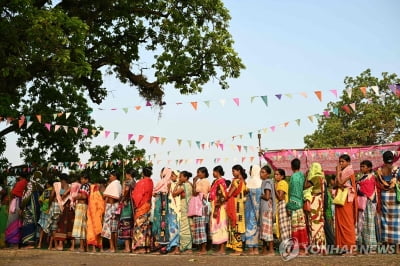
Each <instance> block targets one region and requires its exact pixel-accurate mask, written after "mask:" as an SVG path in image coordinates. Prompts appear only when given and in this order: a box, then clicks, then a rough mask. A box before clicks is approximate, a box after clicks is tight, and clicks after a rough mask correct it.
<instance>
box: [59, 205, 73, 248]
mask: <svg viewBox="0 0 400 266" xmlns="http://www.w3.org/2000/svg"><path fill="white" fill-rule="evenodd" d="M74 220H75V210H74V209H73V208H72V207H71V206H70V201H68V202H67V203H65V204H64V209H63V211H62V213H61V215H60V217H59V219H58V223H57V229H56V232H55V234H54V239H55V240H60V241H63V240H66V239H71V238H72V230H73V227H74Z"/></svg>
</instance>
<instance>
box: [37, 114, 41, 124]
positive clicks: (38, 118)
mask: <svg viewBox="0 0 400 266" xmlns="http://www.w3.org/2000/svg"><path fill="white" fill-rule="evenodd" d="M36 118H37V120H38V121H39V123H42V115H36Z"/></svg>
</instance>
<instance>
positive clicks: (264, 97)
mask: <svg viewBox="0 0 400 266" xmlns="http://www.w3.org/2000/svg"><path fill="white" fill-rule="evenodd" d="M261 99H262V100H263V101H264V103H265V105H266V106H268V96H261Z"/></svg>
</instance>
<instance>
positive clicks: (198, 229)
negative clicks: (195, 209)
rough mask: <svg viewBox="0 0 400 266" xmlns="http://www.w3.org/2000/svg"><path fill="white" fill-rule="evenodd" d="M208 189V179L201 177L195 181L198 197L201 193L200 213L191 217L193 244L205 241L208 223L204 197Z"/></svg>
mask: <svg viewBox="0 0 400 266" xmlns="http://www.w3.org/2000/svg"><path fill="white" fill-rule="evenodd" d="M209 191H210V181H208V179H206V178H203V179H199V180H197V182H196V192H197V193H199V195H198V197H201V195H202V203H203V208H202V215H201V216H194V217H192V219H193V223H192V238H193V244H196V245H200V244H204V243H206V242H207V231H206V227H207V223H208V207H207V202H206V200H205V198H207V195H208V192H209Z"/></svg>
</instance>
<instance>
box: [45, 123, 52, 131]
mask: <svg viewBox="0 0 400 266" xmlns="http://www.w3.org/2000/svg"><path fill="white" fill-rule="evenodd" d="M44 126H45V127H46V128H47V130H48V131H50V130H51V124H50V123H46V124H44Z"/></svg>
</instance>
